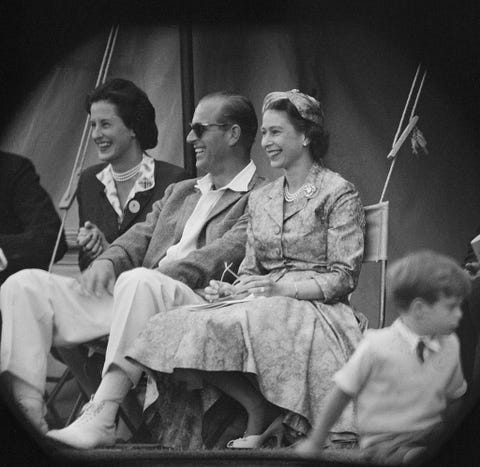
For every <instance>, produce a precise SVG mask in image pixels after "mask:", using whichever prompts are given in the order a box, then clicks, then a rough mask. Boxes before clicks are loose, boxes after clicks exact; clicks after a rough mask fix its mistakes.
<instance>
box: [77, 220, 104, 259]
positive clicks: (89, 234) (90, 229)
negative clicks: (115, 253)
mask: <svg viewBox="0 0 480 467" xmlns="http://www.w3.org/2000/svg"><path fill="white" fill-rule="evenodd" d="M77 242H78V245H79V246H80V248H82V249H83V251H85V253H86V254H87V255H88V256H89V257H90V258H92V259H95V258H96V257H97V256H98V255H100V254H101V253H102V252H103V251H105V250H106V249H107V248H108V246H109V243H108V242H107V239H106V238H105V235H104V234H103V232H102V231H101V230H100V229H99V228H98V227H97V226H96V225H95V224H93V223H92V222H90V221H86V222H85V224H84V226H83V227H80V229H79V230H78V235H77Z"/></svg>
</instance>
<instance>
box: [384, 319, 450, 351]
mask: <svg viewBox="0 0 480 467" xmlns="http://www.w3.org/2000/svg"><path fill="white" fill-rule="evenodd" d="M392 328H394V329H396V330H397V332H398V333H399V334H400V335H401V336H402V337H403V338H404V339H405V340H406V341H407V343H408V345H409V346H410V347H411V348H412V351H413V352H415V351H416V349H417V346H418V343H419V342H420V341H423V343H424V344H425V347H427V349H428V350H429V351H432V352H439V351H440V349H441V345H440V341H439V340H438V338H436V337H433V336H420V335H419V334H417V333H416V332H414V331H412V330H411V329H410V328H409V327H408V326H407V325H406V324H405V323H404V322H403V321H402V318H401V317H400V318H399V319H397V320H395V321H394V323H393V324H392Z"/></svg>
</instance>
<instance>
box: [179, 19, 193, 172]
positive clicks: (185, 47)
mask: <svg viewBox="0 0 480 467" xmlns="http://www.w3.org/2000/svg"><path fill="white" fill-rule="evenodd" d="M180 75H181V77H180V80H181V86H182V129H183V135H184V136H185V137H184V138H183V166H184V168H185V171H186V172H187V174H188V175H189V176H190V177H192V178H193V177H196V176H197V168H196V166H195V156H194V154H193V148H192V146H191V145H190V144H188V143H187V141H186V135H187V134H188V132H189V131H190V126H189V123H190V121H191V118H192V115H193V112H194V110H195V89H194V82H193V41H192V23H191V22H190V21H186V22H184V23H181V24H180Z"/></svg>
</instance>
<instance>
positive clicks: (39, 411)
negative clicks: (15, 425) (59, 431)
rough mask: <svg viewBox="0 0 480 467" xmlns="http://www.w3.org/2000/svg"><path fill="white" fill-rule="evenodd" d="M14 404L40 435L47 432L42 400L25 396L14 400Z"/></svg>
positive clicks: (44, 408)
mask: <svg viewBox="0 0 480 467" xmlns="http://www.w3.org/2000/svg"><path fill="white" fill-rule="evenodd" d="M16 405H17V407H18V409H19V410H20V412H21V413H22V415H23V416H24V417H25V419H26V420H27V422H28V423H29V424H30V425H31V426H33V427H34V428H35V429H36V430H37V431H39V432H40V434H42V435H44V434H46V433H47V431H48V425H47V422H46V421H45V414H46V412H47V409H46V407H45V403H44V402H43V400H39V399H36V398H30V397H27V398H24V399H21V400H19V401H16Z"/></svg>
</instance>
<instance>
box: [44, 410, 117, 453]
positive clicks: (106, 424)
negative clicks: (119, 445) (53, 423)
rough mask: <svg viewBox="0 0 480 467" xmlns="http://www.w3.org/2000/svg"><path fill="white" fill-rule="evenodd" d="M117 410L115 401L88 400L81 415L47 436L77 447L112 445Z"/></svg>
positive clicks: (113, 442)
mask: <svg viewBox="0 0 480 467" xmlns="http://www.w3.org/2000/svg"><path fill="white" fill-rule="evenodd" d="M117 411H118V403H116V402H112V401H101V402H93V401H92V402H89V403H88V404H87V405H86V406H85V408H84V412H83V413H82V415H81V416H80V417H79V418H77V420H75V421H74V422H73V423H72V424H71V425H69V426H67V427H66V428H63V429H61V430H52V431H49V432H48V433H47V437H48V438H50V439H53V440H55V441H59V442H61V443H63V444H67V445H68V446H72V447H74V448H77V449H93V448H98V447H106V446H113V445H114V444H115V416H116V414H117Z"/></svg>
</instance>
